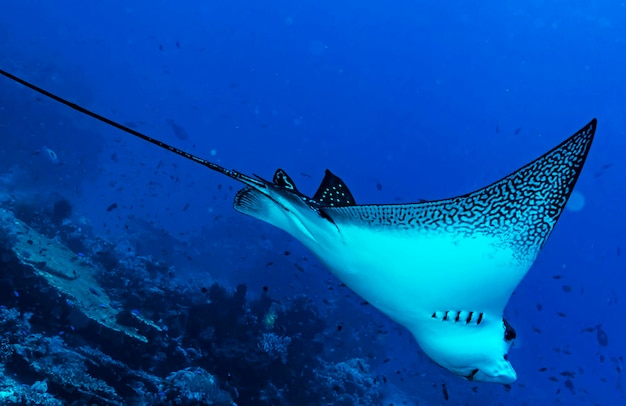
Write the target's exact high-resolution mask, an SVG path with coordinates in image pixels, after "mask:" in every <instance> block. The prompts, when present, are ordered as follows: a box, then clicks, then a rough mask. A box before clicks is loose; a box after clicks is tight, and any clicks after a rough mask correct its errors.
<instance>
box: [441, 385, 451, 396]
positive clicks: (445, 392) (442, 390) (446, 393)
mask: <svg viewBox="0 0 626 406" xmlns="http://www.w3.org/2000/svg"><path fill="white" fill-rule="evenodd" d="M441 392H442V393H443V399H444V400H448V399H450V395H448V388H447V387H446V384H445V383H442V384H441Z"/></svg>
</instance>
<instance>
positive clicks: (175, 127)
mask: <svg viewBox="0 0 626 406" xmlns="http://www.w3.org/2000/svg"><path fill="white" fill-rule="evenodd" d="M167 123H168V124H169V125H170V127H172V131H174V135H176V138H178V139H179V140H183V141H186V140H188V139H189V134H188V133H187V130H185V129H184V128H183V127H181V126H180V125H179V124H178V123H176V121H174V120H171V119H170V120H167Z"/></svg>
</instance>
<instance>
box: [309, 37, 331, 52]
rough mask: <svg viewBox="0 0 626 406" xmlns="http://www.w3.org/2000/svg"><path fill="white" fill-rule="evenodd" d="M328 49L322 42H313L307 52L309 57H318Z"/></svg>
mask: <svg viewBox="0 0 626 406" xmlns="http://www.w3.org/2000/svg"><path fill="white" fill-rule="evenodd" d="M327 49H328V45H326V44H324V43H323V42H322V41H317V40H313V41H311V42H310V44H309V52H311V55H314V56H320V55H322V54H323V53H324V52H326V50H327Z"/></svg>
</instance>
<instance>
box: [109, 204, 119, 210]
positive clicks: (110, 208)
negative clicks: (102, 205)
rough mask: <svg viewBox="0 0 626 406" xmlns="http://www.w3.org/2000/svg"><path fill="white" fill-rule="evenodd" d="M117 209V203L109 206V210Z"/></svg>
mask: <svg viewBox="0 0 626 406" xmlns="http://www.w3.org/2000/svg"><path fill="white" fill-rule="evenodd" d="M115 209H117V203H113V204H111V205H109V207H107V211H113V210H115Z"/></svg>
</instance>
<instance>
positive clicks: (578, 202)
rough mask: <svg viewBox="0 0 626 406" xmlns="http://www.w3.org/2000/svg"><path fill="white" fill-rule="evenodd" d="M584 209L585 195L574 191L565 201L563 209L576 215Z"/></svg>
mask: <svg viewBox="0 0 626 406" xmlns="http://www.w3.org/2000/svg"><path fill="white" fill-rule="evenodd" d="M584 207H585V195H583V194H582V193H581V192H578V191H576V190H574V191H573V192H572V194H571V195H570V197H569V200H568V201H567V205H566V206H565V208H566V209H567V210H569V211H571V212H573V213H578V212H579V211H581V210H582V209H583V208H584Z"/></svg>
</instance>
